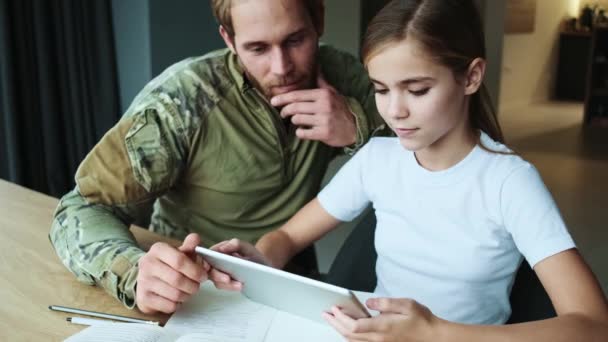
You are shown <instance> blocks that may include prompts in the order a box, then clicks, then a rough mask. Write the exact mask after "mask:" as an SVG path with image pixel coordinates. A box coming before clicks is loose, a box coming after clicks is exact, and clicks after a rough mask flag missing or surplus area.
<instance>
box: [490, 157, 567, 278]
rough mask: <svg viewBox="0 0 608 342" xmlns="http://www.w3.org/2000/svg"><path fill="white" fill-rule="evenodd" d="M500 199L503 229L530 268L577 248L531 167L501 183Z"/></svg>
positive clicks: (545, 189)
mask: <svg viewBox="0 0 608 342" xmlns="http://www.w3.org/2000/svg"><path fill="white" fill-rule="evenodd" d="M500 200H501V210H502V215H503V220H504V224H505V227H506V229H507V230H508V231H509V232H510V233H511V236H512V237H513V240H514V242H515V245H516V246H517V248H518V249H519V251H520V252H521V253H522V254H523V256H524V257H525V258H526V260H527V261H528V263H529V264H530V266H532V267H534V266H535V265H536V264H537V263H538V262H539V261H542V260H543V259H545V258H548V257H550V256H552V255H555V254H557V253H559V252H563V251H565V250H567V249H571V248H575V247H576V245H575V244H574V241H573V240H572V237H571V236H570V233H569V232H568V229H567V228H566V225H565V223H564V220H563V219H562V217H561V215H560V212H559V209H558V208H557V205H556V204H555V201H554V200H553V198H552V196H551V194H550V193H549V190H548V189H547V187H546V186H545V184H544V183H543V181H542V179H541V177H540V175H539V174H538V171H537V170H536V168H534V166H532V165H530V164H526V165H524V166H522V167H520V168H518V169H516V170H515V171H513V172H512V173H511V174H510V175H509V176H508V177H507V179H506V180H505V182H504V183H503V186H502V190H501V199H500Z"/></svg>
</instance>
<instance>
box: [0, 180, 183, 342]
mask: <svg viewBox="0 0 608 342" xmlns="http://www.w3.org/2000/svg"><path fill="white" fill-rule="evenodd" d="M57 203H58V200H57V199H55V198H52V197H49V196H46V195H43V194H40V193H37V192H34V191H31V190H28V189H26V188H23V187H20V186H17V185H15V184H12V183H8V182H6V181H3V180H0V233H1V234H2V235H1V236H0V279H1V280H0V298H1V299H2V302H1V303H0V341H63V340H64V339H65V338H67V337H68V336H70V335H73V334H75V333H76V332H78V331H80V330H82V329H83V328H84V327H83V326H78V325H75V324H71V323H68V322H66V320H65V318H66V317H68V316H72V314H64V313H59V312H54V311H51V310H49V309H48V306H49V305H62V306H68V307H74V308H82V309H88V310H93V311H101V312H108V313H112V314H118V315H125V316H132V317H139V318H146V319H151V320H157V321H161V322H162V323H165V322H166V321H167V319H168V318H169V316H168V315H160V314H159V315H144V314H142V313H140V312H139V311H137V310H129V309H127V308H125V307H124V306H123V305H122V304H121V303H120V302H119V301H118V300H116V299H114V298H112V297H111V296H110V295H108V294H107V293H105V292H104V291H103V289H101V288H97V287H95V286H88V285H85V284H82V283H79V282H78V281H76V278H75V276H74V275H72V274H71V273H70V272H69V271H68V270H67V269H66V268H65V267H64V266H63V264H62V263H61V261H60V260H59V258H58V257H57V255H56V254H55V251H54V250H53V247H52V246H51V243H50V241H49V238H48V234H49V230H50V227H51V222H52V218H53V211H54V210H55V207H56V206H57ZM131 231H132V232H133V233H134V234H135V237H136V239H137V240H138V242H140V244H141V245H142V246H144V247H149V246H150V245H151V244H152V243H154V242H155V241H161V240H162V241H166V242H170V241H169V240H168V239H166V238H163V237H161V236H159V235H156V234H153V233H151V232H149V231H147V230H144V229H141V228H138V227H131ZM173 243H174V242H173Z"/></svg>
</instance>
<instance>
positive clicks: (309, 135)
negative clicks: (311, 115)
mask: <svg viewBox="0 0 608 342" xmlns="http://www.w3.org/2000/svg"><path fill="white" fill-rule="evenodd" d="M296 136H297V137H298V138H300V139H302V140H319V141H323V140H325V139H327V135H326V134H325V133H324V131H323V129H321V128H319V127H317V126H312V127H298V129H296Z"/></svg>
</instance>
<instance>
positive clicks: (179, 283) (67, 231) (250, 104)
mask: <svg viewBox="0 0 608 342" xmlns="http://www.w3.org/2000/svg"><path fill="white" fill-rule="evenodd" d="M211 4H212V7H213V10H214V14H215V15H216V17H217V19H218V21H219V23H220V34H221V36H222V38H223V39H224V41H225V42H226V45H227V46H228V49H227V50H222V51H217V52H213V53H211V54H209V55H206V56H203V57H201V58H196V59H188V60H185V61H182V62H180V63H178V64H176V65H174V66H172V67H171V68H169V69H168V70H166V71H165V72H164V73H163V74H162V75H160V76H159V77H157V78H156V79H155V80H153V81H152V82H151V83H150V84H148V85H147V86H146V87H145V88H144V89H143V90H142V92H141V93H140V94H139V95H138V96H137V97H136V99H135V100H134V102H133V104H132V105H131V107H130V108H129V109H128V110H127V112H126V114H125V115H124V117H123V118H122V119H121V120H120V122H118V124H117V125H116V126H115V127H114V128H112V129H111V130H110V131H109V132H108V133H107V134H106V135H105V136H104V137H103V138H102V140H101V141H100V142H99V143H98V144H97V146H95V148H94V149H93V150H92V151H91V152H90V153H89V155H88V156H87V157H86V158H85V160H84V161H83V162H82V164H81V165H80V167H79V169H78V171H77V173H76V183H77V184H76V188H75V189H74V190H73V191H72V192H70V193H68V194H67V195H65V196H64V197H63V198H62V200H61V202H60V204H59V207H58V208H57V211H56V213H55V220H54V222H53V227H52V229H51V233H50V238H51V242H52V244H53V245H54V247H55V249H56V251H57V254H58V255H59V257H60V258H61V260H62V261H63V263H64V264H65V265H66V266H67V267H68V268H69V269H70V270H71V271H72V272H73V273H74V274H75V275H76V276H77V277H78V279H79V280H81V281H83V282H85V283H88V284H99V285H101V286H102V287H104V288H105V289H106V290H107V291H108V292H109V293H110V294H111V295H113V296H114V297H116V298H118V299H119V300H121V301H122V302H123V303H124V304H125V305H127V306H128V307H134V306H135V305H137V306H138V308H139V309H140V310H141V311H142V312H145V313H151V312H157V311H160V312H166V313H170V312H173V311H175V309H176V308H177V305H178V304H179V303H181V302H183V301H185V300H187V299H188V298H189V297H190V296H191V295H193V294H194V293H196V291H197V290H198V288H199V285H200V283H201V282H202V281H204V280H205V279H206V278H207V270H208V267H203V266H201V265H200V264H197V263H196V262H195V261H193V259H190V258H189V256H191V254H192V252H193V250H194V246H196V245H198V244H200V243H201V237H202V242H203V243H204V244H205V245H208V246H209V245H212V244H214V243H216V242H218V241H221V240H225V239H228V238H232V237H238V238H240V239H243V240H246V241H251V242H254V241H256V240H257V239H258V238H259V237H260V236H261V235H263V234H264V233H266V232H268V231H270V230H273V229H276V228H278V227H279V226H280V225H281V224H282V223H284V222H285V221H286V220H287V219H288V218H289V217H291V216H292V215H293V214H294V213H295V212H296V211H297V210H298V209H299V208H300V207H301V206H302V205H304V204H305V203H307V202H308V201H309V200H310V199H312V198H313V197H314V196H315V195H316V193H317V192H318V190H319V186H320V182H321V179H322V177H323V174H324V172H325V171H326V168H327V165H328V163H329V161H330V160H331V159H332V158H333V157H334V156H335V155H336V154H337V153H339V152H340V151H341V150H343V149H344V148H346V149H347V150H350V151H354V150H356V149H357V148H358V147H359V146H360V145H361V144H363V143H364V142H365V141H366V140H367V139H368V138H369V137H370V136H371V135H372V134H373V133H374V130H375V129H376V128H378V129H379V128H380V127H381V126H380V123H381V121H380V119H379V117H378V116H377V115H376V110H375V105H374V102H373V92H372V88H371V86H370V84H369V81H368V79H367V77H366V76H365V71H364V70H363V68H362V66H361V65H360V64H359V63H358V62H357V61H356V60H355V59H354V58H353V57H351V56H347V55H345V54H343V53H339V52H337V51H336V50H333V49H331V48H329V47H319V45H318V40H319V37H320V36H321V34H322V33H323V3H322V0H255V1H253V0H212V1H211ZM151 203H154V213H153V215H152V222H151V225H150V229H151V230H152V231H155V232H157V233H160V234H164V235H167V236H170V237H173V238H177V239H184V238H185V239H184V243H183V245H182V246H181V247H180V248H173V247H170V246H169V245H167V244H163V243H157V244H155V245H153V246H152V248H151V249H150V251H149V252H147V253H146V252H144V251H142V250H141V249H140V248H139V247H138V246H137V244H136V242H135V240H134V238H133V236H132V235H131V233H130V232H129V230H128V227H129V225H130V224H131V223H132V222H133V221H134V220H135V219H136V218H138V217H141V215H142V212H145V211H146V210H145V209H146V208H149V206H150V205H151ZM191 232H195V233H198V234H190V235H188V233H191ZM199 234H200V237H199Z"/></svg>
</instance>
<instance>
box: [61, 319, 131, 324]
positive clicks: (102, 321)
mask: <svg viewBox="0 0 608 342" xmlns="http://www.w3.org/2000/svg"><path fill="white" fill-rule="evenodd" d="M65 320H66V321H68V322H70V323H74V324H81V325H100V324H114V323H118V322H115V321H110V320H107V319H97V318H85V317H67V318H66V319H65ZM133 324H139V323H133Z"/></svg>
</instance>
